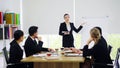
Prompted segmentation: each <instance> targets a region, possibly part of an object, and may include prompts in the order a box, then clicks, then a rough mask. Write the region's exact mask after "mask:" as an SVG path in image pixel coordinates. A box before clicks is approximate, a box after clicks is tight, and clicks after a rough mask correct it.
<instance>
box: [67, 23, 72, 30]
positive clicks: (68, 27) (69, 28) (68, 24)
mask: <svg viewBox="0 0 120 68" xmlns="http://www.w3.org/2000/svg"><path fill="white" fill-rule="evenodd" d="M66 27H67V30H68V31H70V30H71V27H70V23H67V24H66Z"/></svg>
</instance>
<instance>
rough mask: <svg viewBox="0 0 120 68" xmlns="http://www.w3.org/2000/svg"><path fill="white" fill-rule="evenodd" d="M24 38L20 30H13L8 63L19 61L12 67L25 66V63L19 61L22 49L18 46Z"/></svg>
mask: <svg viewBox="0 0 120 68" xmlns="http://www.w3.org/2000/svg"><path fill="white" fill-rule="evenodd" d="M23 39H24V33H23V31H21V30H17V31H15V32H14V40H13V41H12V42H11V43H10V53H9V54H10V57H9V63H20V64H17V65H15V66H14V67H12V68H26V67H27V66H26V64H25V63H21V62H20V61H21V59H22V57H23V50H22V49H21V47H20V45H19V44H20V43H21V42H22V41H23Z"/></svg>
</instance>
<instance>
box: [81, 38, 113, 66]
mask: <svg viewBox="0 0 120 68" xmlns="http://www.w3.org/2000/svg"><path fill="white" fill-rule="evenodd" d="M83 56H84V57H86V56H92V57H93V58H94V60H95V62H97V63H110V64H112V61H111V58H110V55H109V53H108V48H107V43H106V41H105V39H104V38H103V37H101V39H100V40H99V41H98V43H97V44H95V45H94V46H93V48H92V49H88V45H85V46H84V48H83Z"/></svg>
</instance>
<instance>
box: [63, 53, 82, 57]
mask: <svg viewBox="0 0 120 68" xmlns="http://www.w3.org/2000/svg"><path fill="white" fill-rule="evenodd" d="M65 56H71V57H72V56H83V54H76V53H67V54H65Z"/></svg>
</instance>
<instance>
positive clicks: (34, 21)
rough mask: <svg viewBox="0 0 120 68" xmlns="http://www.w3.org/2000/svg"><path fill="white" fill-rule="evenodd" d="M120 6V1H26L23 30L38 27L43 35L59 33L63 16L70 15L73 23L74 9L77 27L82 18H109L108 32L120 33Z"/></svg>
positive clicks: (24, 3)
mask: <svg viewBox="0 0 120 68" xmlns="http://www.w3.org/2000/svg"><path fill="white" fill-rule="evenodd" d="M74 1H75V8H74ZM119 6H120V0H36V1H33V0H31V1H30V0H24V1H23V29H24V31H25V32H27V30H28V28H29V26H31V25H37V26H39V32H40V33H42V34H51V33H52V34H53V33H58V27H59V23H60V22H62V21H63V14H64V13H66V12H67V13H70V15H71V21H73V18H74V15H73V14H74V10H73V9H75V20H76V22H75V23H76V26H78V25H79V24H80V21H81V19H82V17H106V16H109V18H108V19H109V24H108V29H109V30H108V32H109V33H120V31H118V29H119V25H120V24H119V22H120V20H119V18H120V15H119V12H120V8H119ZM113 26H115V27H113Z"/></svg>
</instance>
